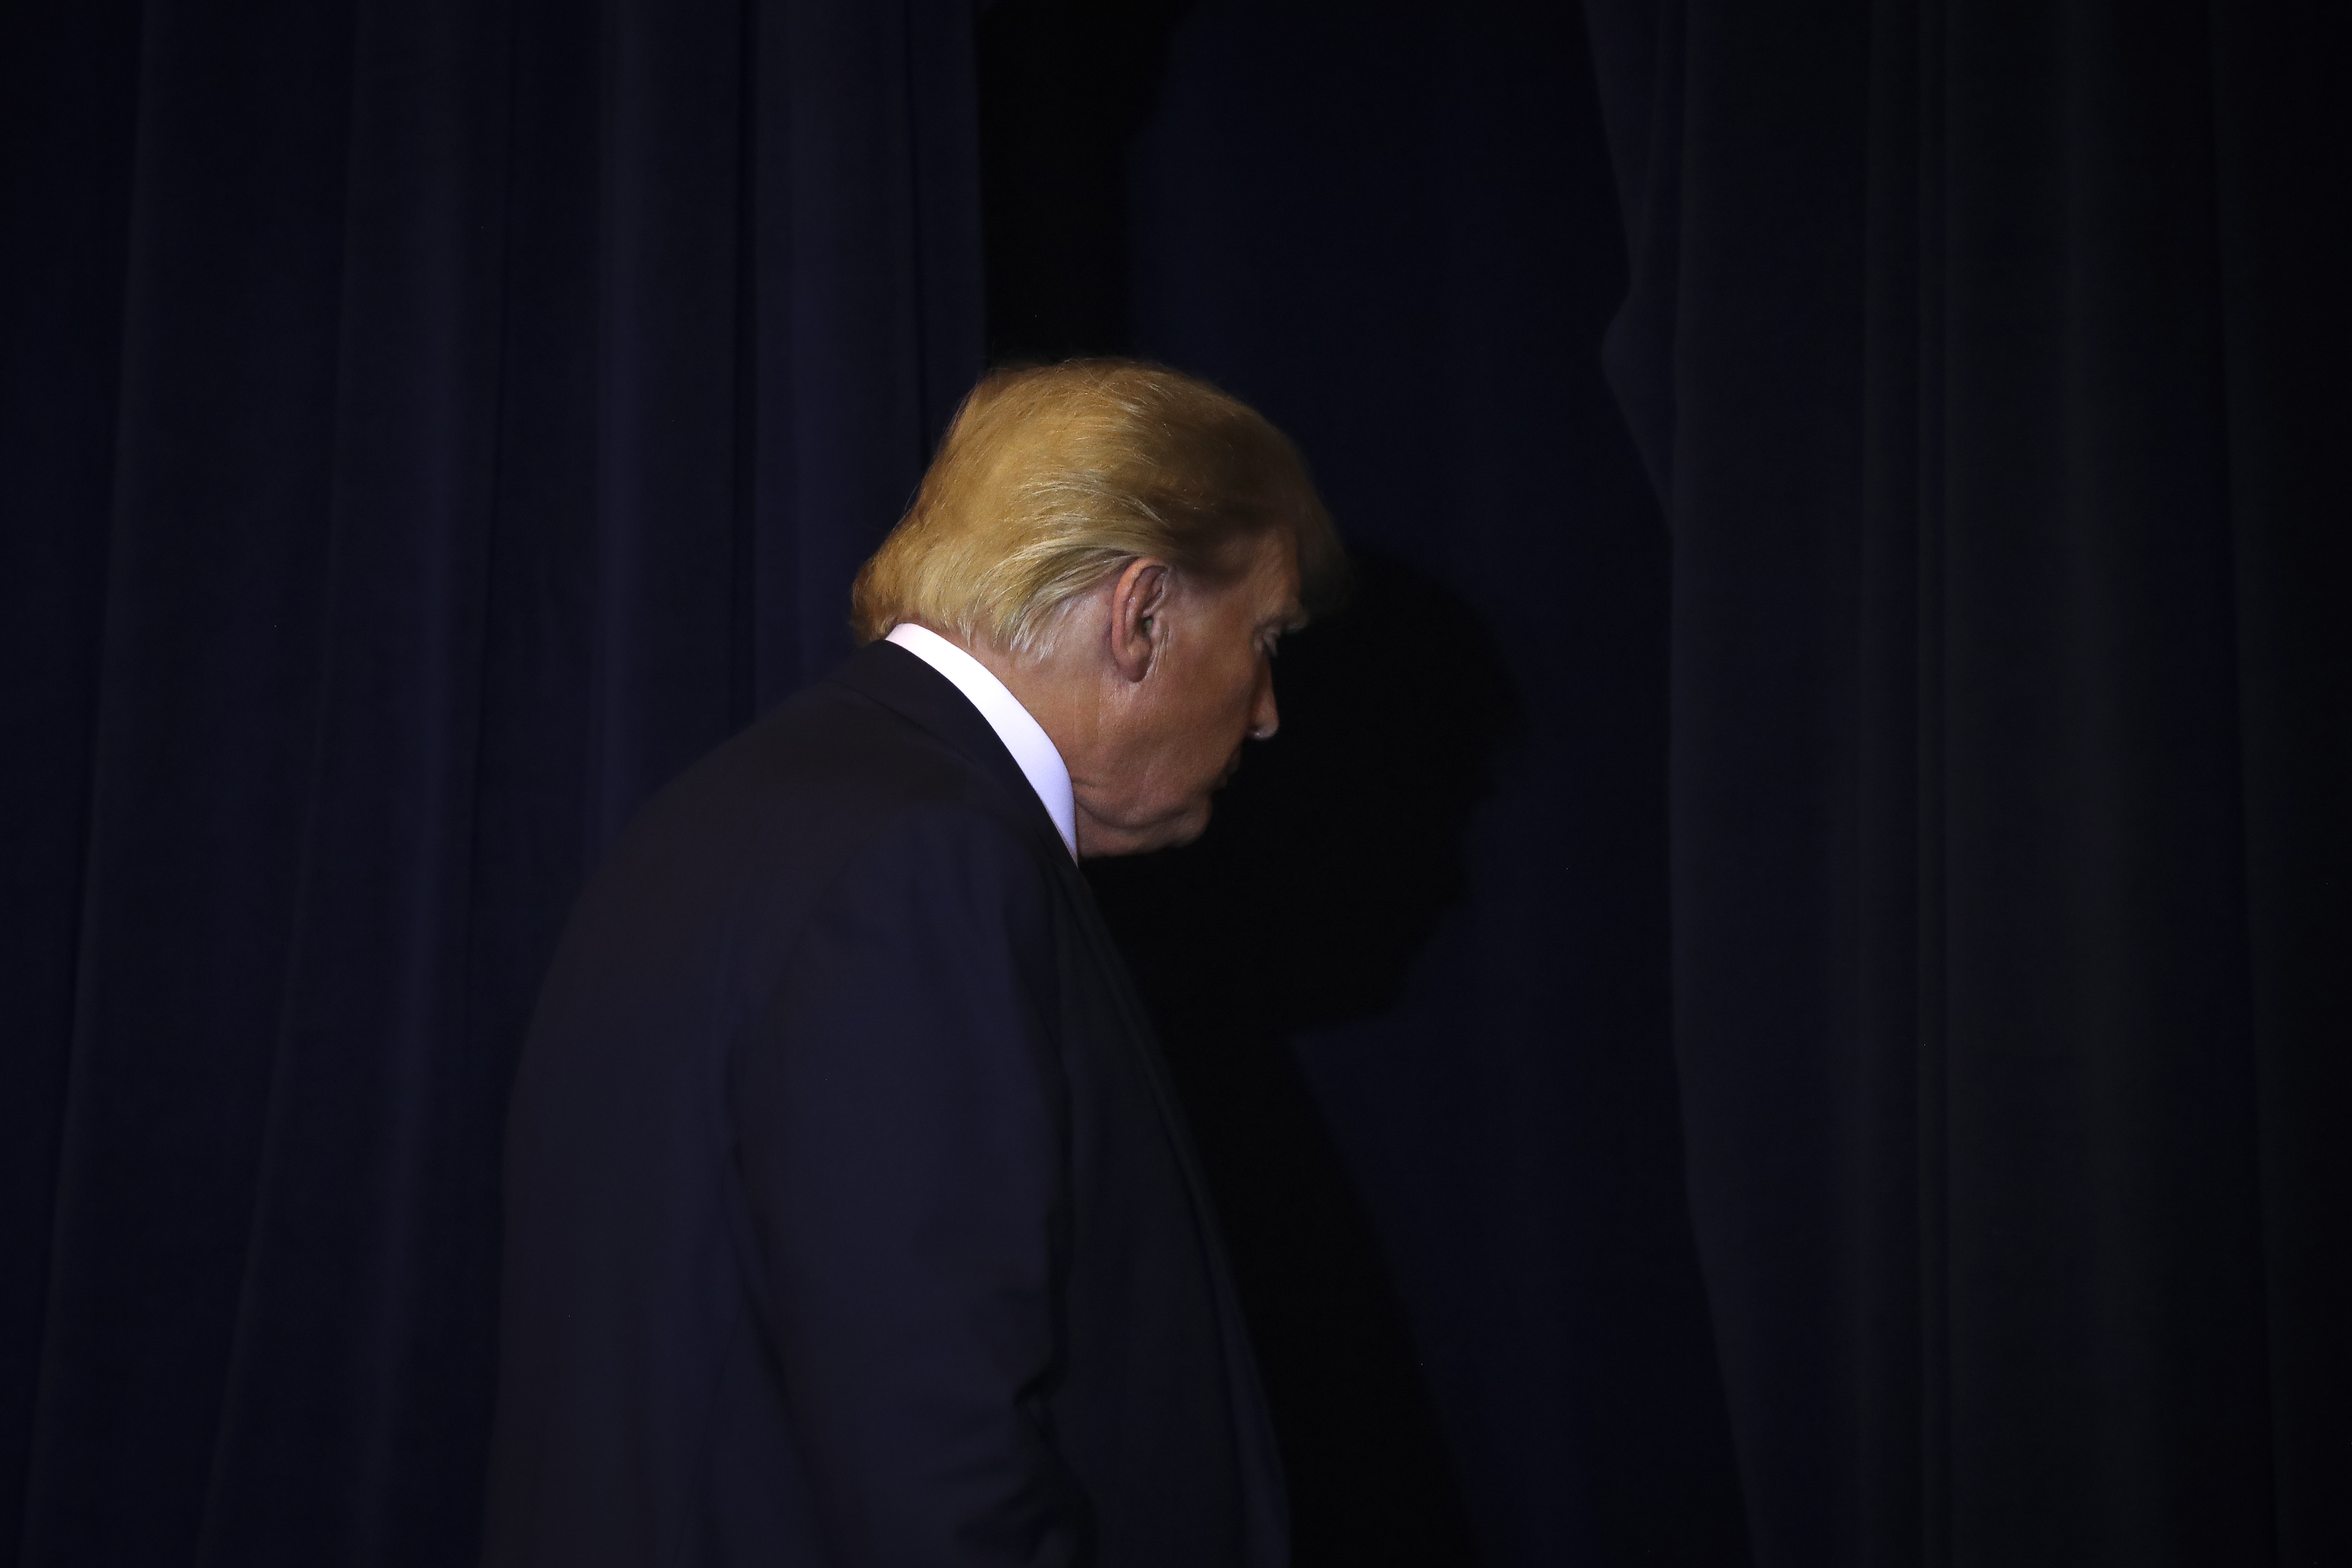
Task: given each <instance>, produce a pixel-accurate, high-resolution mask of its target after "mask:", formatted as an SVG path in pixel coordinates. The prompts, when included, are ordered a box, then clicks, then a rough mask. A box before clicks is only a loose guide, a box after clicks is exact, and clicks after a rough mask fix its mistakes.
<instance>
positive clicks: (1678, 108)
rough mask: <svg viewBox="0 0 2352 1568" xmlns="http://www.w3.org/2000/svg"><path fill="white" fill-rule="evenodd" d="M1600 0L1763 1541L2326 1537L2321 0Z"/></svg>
mask: <svg viewBox="0 0 2352 1568" xmlns="http://www.w3.org/2000/svg"><path fill="white" fill-rule="evenodd" d="M1587 13H1588V16H1589V17H1590V19H1591V26H1592V32H1593V37H1594V40H1595V45H1596V48H1595V53H1596V58H1597V63H1598V66H1599V71H1598V78H1599V80H1600V83H1601V92H1602V100H1603V102H1604V104H1605V105H1606V107H1607V110H1608V114H1607V119H1608V125H1609V133H1610V142H1611V146H1612V153H1613V154H1614V157H1615V162H1616V166H1617V174H1618V182H1619V185H1620V188H1621V190H1622V193H1623V195H1624V199H1625V210H1626V214H1627V228H1628V230H1629V233H1630V235H1631V237H1632V240H1633V248H1632V254H1633V276H1634V282H1633V289H1632V292H1631V293H1630V295H1629V297H1628V299H1627V300H1626V303H1625V306H1624V309H1623V310H1622V313H1621V314H1620V316H1619V318H1618V320H1617V321H1616V322H1615V324H1614V326H1613V327H1612V331H1611V337H1610V342H1609V361H1608V363H1609V367H1610V371H1611V373H1612V379H1613V380H1614V382H1615V384H1616V385H1617V388H1618V390H1619V391H1620V393H1621V395H1622V398H1623V402H1624V405H1625V408H1626V410H1627V413H1628V415H1629V416H1630V418H1631V421H1632V424H1633V428H1634V430H1635V433H1636V435H1637V436H1638V437H1639V438H1640V440H1641V444H1642V448H1643V455H1644V457H1645V458H1646V459H1647V461H1648V465H1649V468H1650V470H1651V473H1652V475H1653V476H1654V479H1655V481H1656V484H1657V487H1658V489H1659V491H1660V493H1661V494H1662V496H1663V497H1664V500H1665V505H1666V510H1667V513H1668V524H1669V527H1670V530H1671V532H1672V535H1673V539H1674V553H1675V572H1674V595H1673V654H1672V668H1673V680H1672V700H1671V710H1672V714H1673V719H1672V743H1671V744H1672V751H1671V757H1672V762H1671V781H1670V799H1671V808H1670V809H1671V818H1670V820H1671V837H1672V844H1673V852H1672V860H1673V907H1674V933H1675V934H1674V996H1675V1051H1676V1061H1677V1065H1678V1068H1679V1070H1680V1075H1681V1088H1682V1100H1683V1109H1684V1122H1683V1126H1684V1132H1685V1139H1686V1140H1687V1145H1688V1169H1689V1172H1690V1194H1691V1212H1692V1216H1693V1221H1694V1225H1695V1226H1696V1233H1697V1239H1698V1246H1699V1251H1700V1256H1701V1258H1702V1260H1703V1263H1704V1268H1705V1273H1706V1282H1707V1288H1708V1293H1709V1298H1710V1302H1711V1307H1712V1312H1713V1321H1714V1325H1715V1331H1716V1339H1717V1343H1718V1344H1719V1346H1720V1347H1721V1352H1722V1358H1723V1373H1724V1380H1725V1386H1726V1390H1727V1397H1728V1402H1729V1405H1730V1410H1731V1415H1732V1426H1733V1430H1734V1433H1735V1436H1736V1441H1737V1447H1738V1460H1739V1472H1740V1479H1741V1484H1742V1491H1743V1495H1744V1498H1745V1501H1746V1510H1747V1517H1748V1524H1749V1528H1750V1531H1751V1533H1752V1538H1753V1542H1754V1548H1755V1558H1756V1561H1757V1562H1758V1563H1765V1564H1772V1565H1776V1568H1778V1565H1783V1564H1785V1565H1788V1568H1798V1565H1802V1568H1832V1565H1836V1564H1854V1565H1857V1568H1859V1565H1862V1564H1871V1565H1874V1568H1875V1565H1885V1564H1897V1563H1921V1564H1933V1563H2000V1564H2004V1565H2011V1564H2018V1565H2022V1564H2045V1563H2046V1564H2051V1565H2053V1568H2055V1565H2057V1564H2069V1565H2080V1564H2093V1563H2112V1564H2117V1565H2122V1564H2126V1563H2128V1564H2135V1565H2152V1564H2161V1563H2179V1564H2183V1565H2184V1568H2185V1565H2188V1564H2203V1563H2282V1564H2284V1563H2295V1564H2303V1563H2347V1562H2352V1339H2347V1335H2346V1332H2345V1328H2346V1325H2347V1324H2352V1248H2347V1247H2346V1245H2345V1239H2346V1231H2345V1216H2346V1214H2347V1203H2352V1158H2347V1150H2352V1142H2347V1140H2346V1138H2345V1137H2344V1133H2343V1129H2344V1128H2345V1127H2346V1126H2347V1122H2352V1053H2347V1049H2346V1047H2347V1041H2352V1033H2347V1025H2346V1019H2347V1016H2352V991H2347V983H2352V968H2347V959H2352V913H2347V903H2346V900H2345V898H2344V890H2345V889H2346V888H2347V886H2352V853H2347V851H2352V841H2348V840H2347V825H2346V813H2345V811H2344V805H2345V803H2346V802H2347V801H2352V770H2347V748H2346V741H2347V724H2352V679H2347V677H2352V637H2347V627H2352V548H2347V528H2346V523H2347V520H2352V468H2347V464H2346V463H2345V461H2344V451H2345V437H2346V434H2347V431H2352V310H2347V296H2346V290H2345V283H2344V280H2345V279H2347V277H2352V248H2347V241H2346V237H2345V236H2346V233H2347V230H2346V227H2345V226H2344V225H2343V224H2342V223H2341V221H2340V218H2341V211H2342V207H2343V197H2344V193H2345V192H2347V190H2352V118H2348V117H2347V98H2346V95H2345V93H2344V91H2343V89H2342V81H2341V78H2342V73H2343V69H2344V67H2345V65H2346V64H2347V60H2352V47H2347V45H2348V44H2352V37H2347V14H2346V12H2345V10H2344V8H2343V7H2342V6H2340V5H2296V4H2281V3H2273V0H2249V3H2230V4H2216V5H2199V4H2182V3H2167V4H2158V5H2147V4H2141V5H2108V4H2101V3H2097V0H2065V3H2063V4H2046V3H2035V4H2026V5H2006V4H1988V3H1982V0H1852V3H1845V0H1835V3H1822V4H1813V3H1808V4H1801V5H1777V6H1770V7H1760V6H1759V7H1744V8H1743V7H1738V6H1719V5H1698V4H1683V3H1680V0H1666V3H1661V4H1651V3H1647V0H1591V4H1590V5H1588V7H1587Z"/></svg>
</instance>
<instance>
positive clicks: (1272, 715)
mask: <svg viewBox="0 0 2352 1568" xmlns="http://www.w3.org/2000/svg"><path fill="white" fill-rule="evenodd" d="M1281 728H1282V710H1280V709H1278V708H1276V706H1275V703H1274V669H1273V667H1272V666H1271V664H1270V663H1261V664H1260V665H1259V666H1258V672H1257V696H1256V698H1255V700H1253V701H1252V702H1251V704H1250V739H1251V740H1253V741H1271V740H1273V739H1274V732H1275V731H1276V730H1279V729H1281Z"/></svg>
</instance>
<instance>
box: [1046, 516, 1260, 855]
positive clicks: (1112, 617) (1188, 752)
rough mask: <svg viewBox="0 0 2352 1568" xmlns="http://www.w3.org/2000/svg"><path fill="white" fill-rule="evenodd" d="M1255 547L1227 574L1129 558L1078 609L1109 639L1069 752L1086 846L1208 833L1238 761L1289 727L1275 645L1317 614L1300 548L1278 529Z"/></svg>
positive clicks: (1101, 848) (1136, 844) (1081, 847)
mask: <svg viewBox="0 0 2352 1568" xmlns="http://www.w3.org/2000/svg"><path fill="white" fill-rule="evenodd" d="M1247 548H1248V552H1249V553H1248V555H1247V557H1246V564H1245V569H1244V570H1243V571H1242V572H1241V573H1240V574H1238V575H1237V576H1231V577H1227V578H1224V579H1223V580H1216V581H1209V580H1202V579H1198V578H1193V577H1189V576H1187V575H1185V574H1181V573H1178V572H1177V571H1176V570H1175V569H1173V568H1172V567H1171V566H1169V565H1168V564H1167V563H1164V562H1160V561H1154V560H1150V559H1145V560H1139V561H1133V562H1130V563H1128V565H1127V566H1126V567H1125V569H1123V570H1122V571H1121V572H1120V573H1118V574H1117V575H1116V576H1115V577H1114V578H1113V579H1112V580H1111V581H1110V582H1109V583H1108V584H1105V585H1104V587H1103V588H1102V589H1098V590H1097V593H1096V595H1092V596H1090V601H1089V603H1088V604H1087V606H1086V608H1085V609H1084V610H1082V611H1081V615H1082V616H1084V623H1082V624H1085V625H1086V626H1087V629H1088V630H1092V629H1093V628H1096V627H1099V628H1100V632H1101V635H1102V637H1103V638H1104V641H1103V643H1102V645H1101V648H1100V654H1099V655H1098V657H1097V658H1096V659H1094V660H1092V661H1090V662H1091V663H1093V665H1094V668H1095V671H1096V674H1097V679H1096V681H1095V682H1094V686H1095V701H1096V711H1095V712H1094V713H1093V714H1092V715H1090V716H1089V717H1090V719H1091V721H1092V722H1091V723H1090V724H1089V725H1087V729H1088V731H1090V733H1089V734H1088V736H1087V742H1089V743H1086V744H1083V745H1080V746H1078V747H1076V748H1075V750H1076V752H1077V754H1076V755H1075V756H1066V759H1065V760H1066V761H1067V762H1068V763H1070V784H1071V790H1072V793H1073V794H1074V795H1075V796H1076V805H1077V816H1078V852H1079V853H1080V854H1081V855H1086V856H1094V855H1133V854H1139V853H1142V852H1143V851H1146V850H1150V849H1159V848H1163V847H1167V846H1170V845H1175V844H1184V843H1189V842H1190V841H1192V839H1194V838H1197V837H1200V836H1201V833H1202V830H1203V829H1205V828H1206V827H1207V826H1209V816H1210V812H1211V810H1212V797H1213V795H1215V793H1216V791H1217V790H1218V788H1219V787H1220V786H1222V785H1223V784H1224V783H1225V781H1226V780H1228V779H1230V778H1232V777H1233V775H1234V770H1235V769H1236V768H1238V767H1239V766H1240V765H1241V756H1242V743H1243V742H1244V741H1246V740H1251V739H1255V740H1261V741H1263V740H1266V739H1268V738H1270V737H1271V736H1272V735H1273V734H1274V732H1275V730H1276V727H1277V726H1278V725H1279V724H1280V722H1281V715H1280V713H1279V711H1278V710H1277V709H1276V705H1275V696H1274V654H1275V644H1276V641H1277V640H1278V639H1279V638H1280V637H1281V636H1282V634H1283V633H1284V632H1286V631H1287V630H1290V629H1292V628H1293V627H1296V626H1299V625H1300V624H1301V623H1302V622H1303V621H1304V620H1305V618H1306V617H1305V614H1304V612H1303V611H1302V610H1301V608H1300V606H1299V575H1298V551H1297V543H1296V542H1295V541H1293V540H1292V538H1291V537H1290V536H1289V535H1288V534H1287V533H1286V532H1279V531H1277V532H1274V533H1269V534H1265V535H1262V536H1260V537H1259V538H1258V539H1256V540H1255V541H1253V542H1251V543H1250V544H1249V546H1248V547H1247ZM1078 629H1079V628H1078V627H1077V626H1073V627H1072V630H1074V631H1076V630H1078ZM1051 727H1052V726H1050V725H1049V726H1048V728H1049V729H1050V728H1051Z"/></svg>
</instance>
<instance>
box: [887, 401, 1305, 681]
mask: <svg viewBox="0 0 2352 1568" xmlns="http://www.w3.org/2000/svg"><path fill="white" fill-rule="evenodd" d="M1276 529H1284V530H1287V531H1289V532H1290V534H1291V536H1292V537H1293V538H1294V539H1296V540H1297V545H1298V569H1299V583H1300V596H1301V598H1302V599H1303V600H1304V601H1305V603H1306V605H1307V608H1309V609H1310V610H1313V609H1318V608H1323V607H1327V606H1328V604H1329V603H1330V602H1331V601H1332V600H1333V599H1334V598H1335V597H1336V595H1338V593H1339V591H1340V588H1341V584H1342V579H1343V578H1344V575H1345V572H1346V556H1345V554H1344V553H1343V552H1342V551H1341V549H1340V545H1339V536H1338V535H1337V534H1336V533H1334V532H1333V531H1332V528H1331V520H1330V517H1329V515H1328V513H1327V512H1325V510H1323V503H1322V501H1321V500H1319V499H1318V497H1317V495H1316V493H1315V486H1314V483H1313V481H1312V480H1310V479H1308V478H1307V466H1306V464H1305V463H1304V462H1303V461H1301V460H1300V458H1299V456H1298V452H1297V448H1295V447H1292V446H1291V444H1290V442H1289V441H1288V440H1287V439H1286V438H1285V437H1284V436H1283V434H1282V432H1280V431H1279V430H1276V428H1275V427H1274V426H1272V425H1271V424H1269V423H1267V421H1266V419H1265V416H1263V415H1261V414H1259V413H1258V412H1257V411H1256V410H1255V409H1254V408H1251V407H1250V406H1249V405H1246V404H1244V403H1243V402H1241V401H1240V400H1239V399H1237V398H1234V397H1232V396H1229V395H1226V394H1225V393H1223V392H1221V391H1219V390H1218V389H1217V388H1215V387H1213V386H1211V385H1210V384H1208V383H1206V382H1204V381H1199V380H1196V379H1194V378H1193V377H1192V376H1188V375H1184V374H1180V373H1178V372H1176V371H1172V370H1170V369H1167V368H1166V367H1165V366H1162V365H1156V364H1146V363H1140V362H1139V361H1135V360H1124V359H1082V360H1070V361H1067V362H1065V363H1060V364H1051V365H1040V366H1034V367H1031V368H1027V369H1020V370H999V371H993V372H991V373H990V374H988V375H986V376H983V377H982V379H981V382H980V384H979V385H977V386H975V387H973V388H972V389H971V393H970V394H969V395H967V396H966V397H965V398H964V400H963V406H962V407H961V408H959V409H958V410H957V411H956V416H955V419H954V420H953V422H952V423H950V425H949V426H948V432H947V435H946V437H944V438H943V439H942V440H941V441H940V449H939V454H938V456H937V457H935V458H932V460H931V467H930V471H929V473H927V474H925V475H924V476H923V483H922V488H921V489H919V490H918V491H917V492H916V495H915V500H914V504H913V505H912V506H910V507H909V508H908V510H907V515H906V516H905V517H903V518H901V519H899V521H898V526H897V527H896V528H894V529H892V530H891V531H890V536H889V538H887V539H886V540H884V541H883V542H882V548H881V549H880V550H877V551H876V552H875V553H874V558H873V559H872V560H870V561H868V562H866V564H865V565H864V566H863V567H861V568H860V569H859V571H858V574H857V581H856V585H855V586H853V587H852V588H851V590H850V610H851V615H850V620H851V626H852V628H853V629H854V630H855V631H856V634H857V640H858V641H859V642H861V643H866V642H872V641H873V640H875V639H876V638H877V637H884V636H887V634H888V632H889V630H890V628H891V627H892V626H897V625H898V623H899V622H901V621H920V622H923V623H925V624H927V625H929V626H935V627H937V628H939V629H940V630H941V631H952V632H955V633H956V634H958V635H959V636H961V637H963V639H964V640H965V641H967V642H972V641H984V642H987V643H991V644H993V645H995V646H997V647H1003V648H1007V649H1011V650H1014V651H1019V652H1034V651H1037V650H1039V649H1041V648H1043V647H1045V646H1046V644H1047V643H1048V642H1049V641H1050V639H1051V637H1052V632H1053V629H1054V626H1055V621H1056V619H1057V616H1058V612H1059V611H1061V610H1062V609H1063V608H1064V607H1065V606H1066V605H1069V604H1070V603H1071V602H1072V601H1074V600H1076V599H1077V598H1079V597H1081V596H1082V595H1085V594H1087V592H1088V591H1089V590H1091V589H1092V588H1094V587H1095V586H1096V584H1099V583H1100V582H1101V581H1102V580H1103V579H1104V578H1105V577H1107V576H1108V575H1110V574H1113V573H1115V572H1117V571H1118V569H1119V568H1120V567H1121V566H1123V565H1124V564H1126V563H1128V562H1129V561H1133V560H1136V559H1138V558H1139V557H1143V556H1151V557H1154V558H1156V559H1159V560H1161V561H1165V562H1167V563H1170V564H1171V565H1172V566H1174V567H1175V568H1176V569H1177V570H1178V571H1179V572H1180V573H1187V574H1196V575H1199V576H1202V577H1206V578H1209V579H1211V580H1213V581H1216V580H1224V579H1228V578H1230V577H1232V576H1234V575H1236V574H1238V573H1239V572H1240V571H1241V570H1242V569H1243V568H1244V565H1245V563H1246V561H1247V559H1248V552H1247V546H1248V545H1249V544H1250V543H1251V542H1254V541H1255V540H1256V539H1257V538H1259V537H1261V536H1263V535H1265V533H1267V532H1269V531H1274V530H1276Z"/></svg>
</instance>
